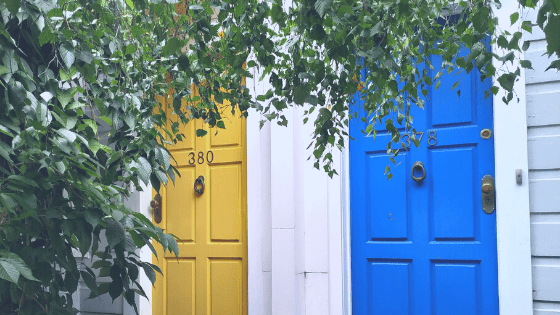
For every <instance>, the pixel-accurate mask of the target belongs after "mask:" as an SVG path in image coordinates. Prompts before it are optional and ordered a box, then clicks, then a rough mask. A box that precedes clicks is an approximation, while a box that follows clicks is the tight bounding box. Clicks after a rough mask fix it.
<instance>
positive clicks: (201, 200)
mask: <svg viewBox="0 0 560 315" xmlns="http://www.w3.org/2000/svg"><path fill="white" fill-rule="evenodd" d="M162 101H163V102H165V100H162ZM169 101H171V100H169ZM224 103H225V102H224ZM164 105H165V104H164ZM225 105H229V104H227V103H225ZM165 107H167V106H166V105H165ZM167 111H168V117H172V116H170V113H171V111H172V109H170V108H168V109H167ZM222 117H226V118H224V122H225V126H226V130H224V129H219V130H218V134H217V135H216V129H209V128H208V126H207V125H205V126H203V123H202V122H201V121H200V120H197V121H191V122H189V123H188V124H187V125H186V126H183V125H181V126H183V127H182V133H183V134H184V135H185V136H186V139H184V140H183V142H179V143H178V144H177V145H175V146H172V147H169V150H170V151H171V153H172V155H173V157H174V158H175V159H176V161H177V165H176V167H177V168H178V169H179V171H180V173H181V177H177V176H176V179H175V185H173V184H172V183H170V184H169V185H168V186H167V188H166V189H163V188H162V189H161V192H160V194H161V197H162V201H163V202H162V220H161V222H160V223H159V224H158V226H159V227H161V228H162V229H164V230H165V231H166V232H167V233H172V234H174V235H176V236H177V237H178V238H179V239H180V240H181V241H182V242H178V244H179V260H178V261H177V259H176V258H175V256H174V255H173V254H170V253H169V252H167V253H166V254H165V255H164V253H163V251H162V250H161V247H157V246H156V248H157V249H158V259H156V258H155V257H154V258H153V262H154V264H157V265H158V266H159V267H160V268H161V270H162V271H163V275H164V277H162V276H161V275H159V274H157V279H156V282H155V288H154V290H153V298H152V299H153V301H152V306H153V314H154V315H163V314H165V315H182V314H198V315H202V314H214V315H230V314H231V315H235V314H247V206H246V205H247V201H246V196H247V184H246V181H247V177H246V174H247V171H246V170H247V165H246V161H247V158H246V131H245V119H241V118H238V115H235V116H234V115H232V114H231V107H230V106H224V110H223V114H222ZM172 119H173V118H172ZM199 128H205V129H206V130H208V134H207V135H206V136H204V137H196V134H195V132H196V129H199ZM199 176H203V177H204V186H205V187H204V188H205V189H204V192H203V193H202V194H198V193H196V192H195V190H194V184H195V180H196V179H197V178H199ZM197 187H198V188H201V185H198V186H197Z"/></svg>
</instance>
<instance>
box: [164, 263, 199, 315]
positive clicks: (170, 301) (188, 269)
mask: <svg viewBox="0 0 560 315" xmlns="http://www.w3.org/2000/svg"><path fill="white" fill-rule="evenodd" d="M165 260H166V263H167V268H165V272H166V274H167V275H168V276H167V277H165V278H164V281H165V282H166V283H167V288H166V292H167V299H166V300H167V303H166V306H167V313H168V314H196V308H195V298H196V297H195V293H196V290H195V288H196V284H195V270H196V268H195V260H194V259H180V260H177V259H173V258H166V259H165Z"/></svg>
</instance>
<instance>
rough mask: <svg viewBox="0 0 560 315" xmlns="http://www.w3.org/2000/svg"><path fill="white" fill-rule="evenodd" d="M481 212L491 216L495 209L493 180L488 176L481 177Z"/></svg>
mask: <svg viewBox="0 0 560 315" xmlns="http://www.w3.org/2000/svg"><path fill="white" fill-rule="evenodd" d="M480 189H481V190H482V210H484V212H486V214H492V213H493V212H494V209H496V189H495V187H494V178H493V177H492V176H490V175H484V177H482V185H481V186H480Z"/></svg>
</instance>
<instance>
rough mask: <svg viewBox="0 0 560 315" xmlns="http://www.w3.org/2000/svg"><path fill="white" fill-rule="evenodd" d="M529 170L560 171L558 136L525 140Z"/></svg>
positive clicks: (559, 137)
mask: <svg viewBox="0 0 560 315" xmlns="http://www.w3.org/2000/svg"><path fill="white" fill-rule="evenodd" d="M527 141H528V142H527V146H528V148H527V149H528V154H529V169H531V170H543V169H560V135H558V136H547V137H535V138H529V139H528V140H527Z"/></svg>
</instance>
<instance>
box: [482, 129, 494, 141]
mask: <svg viewBox="0 0 560 315" xmlns="http://www.w3.org/2000/svg"><path fill="white" fill-rule="evenodd" d="M480 137H481V138H482V139H484V140H488V139H490V137H492V130H490V129H482V131H481V132H480Z"/></svg>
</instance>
